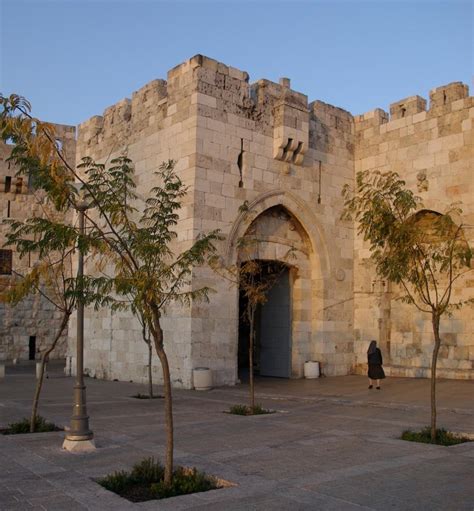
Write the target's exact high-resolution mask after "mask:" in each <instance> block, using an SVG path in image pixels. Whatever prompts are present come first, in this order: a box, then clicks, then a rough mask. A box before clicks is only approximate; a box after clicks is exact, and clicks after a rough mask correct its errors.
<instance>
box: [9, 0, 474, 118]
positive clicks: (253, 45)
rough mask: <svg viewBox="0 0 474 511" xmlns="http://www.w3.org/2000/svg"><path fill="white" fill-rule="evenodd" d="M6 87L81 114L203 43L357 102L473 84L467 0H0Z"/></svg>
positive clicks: (254, 70) (254, 74)
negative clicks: (456, 83) (451, 83)
mask: <svg viewBox="0 0 474 511" xmlns="http://www.w3.org/2000/svg"><path fill="white" fill-rule="evenodd" d="M0 5H1V10H0V17H1V24H0V28H1V48H0V57H1V63H0V89H1V91H2V92H3V93H4V94H5V93H8V94H9V93H11V92H17V93H20V94H22V95H24V96H26V97H27V98H29V99H30V100H31V102H32V103H33V107H34V113H35V114H36V115H37V116H39V117H41V118H43V119H45V120H50V121H54V122H60V123H66V124H77V123H79V122H82V121H84V120H86V119H88V118H89V117H91V116H92V115H96V114H101V113H102V112H103V110H104V108H106V107H107V106H109V105H111V104H113V103H115V102H117V101H118V100H120V99H122V98H124V97H130V96H131V94H132V92H133V91H134V90H136V89H138V88H140V87H141V86H143V85H144V84H145V83H147V82H149V81H150V80H153V79H154V78H166V73H167V71H168V69H170V68H172V67H174V66H175V65H177V64H179V63H180V62H182V61H184V60H186V59H188V58H190V57H191V56H193V55H195V54H197V53H201V54H204V55H207V56H209V57H212V58H215V59H217V60H220V61H222V62H224V63H226V64H229V65H232V66H234V67H237V68H239V69H242V70H245V71H247V72H248V73H249V74H250V81H251V82H253V81H256V80H258V79H260V78H267V79H270V80H274V81H278V78H279V77H280V76H288V77H290V78H291V80H292V88H294V89H296V90H298V91H301V92H303V93H305V94H307V95H308V96H309V99H310V100H314V99H321V100H323V101H326V102H328V103H332V104H334V105H337V106H340V107H342V108H345V109H347V110H349V111H351V112H352V113H354V114H358V113H363V112H365V111H368V110H372V109H373V108H376V107H381V108H384V109H385V110H387V109H388V107H389V104H390V103H392V102H395V101H397V100H399V99H402V98H404V97H406V96H411V95H414V94H419V95H422V96H424V97H426V98H427V97H428V93H429V90H430V89H431V88H433V87H437V86H439V85H443V84H446V83H448V82H451V81H463V82H465V83H468V84H469V85H470V86H471V85H472V83H471V82H472V68H473V65H472V53H473V3H472V1H467V0H464V1H462V0H449V1H448V0H447V1H441V2H440V1H435V0H433V1H432V0H411V1H409V0H404V1H397V2H392V1H385V0H378V1H375V0H374V1H359V0H352V1H338V0H333V1H329V0H327V1H317V0H314V1H310V0H307V1H296V0H295V1H290V0H286V1H282V0H280V1H278V0H272V1H270V0H254V1H250V0H240V1H231V0H228V1H226V0H221V1H207V2H205V1H201V0H194V1H192V0H187V1H186V0H181V1H179V0H176V1H173V2H171V1H160V0H155V1H153V0H0Z"/></svg>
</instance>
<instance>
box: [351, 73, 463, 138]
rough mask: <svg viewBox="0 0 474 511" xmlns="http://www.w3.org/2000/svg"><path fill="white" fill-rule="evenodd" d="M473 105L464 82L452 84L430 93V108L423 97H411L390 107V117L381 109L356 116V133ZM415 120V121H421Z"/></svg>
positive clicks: (435, 115) (434, 115) (437, 88)
mask: <svg viewBox="0 0 474 511" xmlns="http://www.w3.org/2000/svg"><path fill="white" fill-rule="evenodd" d="M471 104H472V97H469V87H468V86H467V85H466V84H464V83H462V82H452V83H449V84H447V85H441V86H440V87H436V88H435V89H432V90H431V91H430V101H429V108H428V109H427V101H426V99H425V98H422V97H421V96H410V97H408V98H404V99H400V100H398V101H396V102H394V103H392V104H391V105H390V115H389V114H388V113H387V112H385V111H384V110H382V109H380V108H376V109H375V110H371V111H369V112H366V113H364V114H361V115H356V116H354V121H355V123H356V131H361V130H364V129H366V128H368V127H371V126H377V125H380V124H385V123H391V122H392V121H397V120H399V119H404V118H412V122H413V116H415V115H417V114H421V113H422V112H426V115H427V117H430V118H432V117H437V116H439V115H444V114H448V113H449V112H451V111H456V110H460V109H462V108H465V107H468V106H470V105H471ZM419 120H420V118H415V119H414V121H419Z"/></svg>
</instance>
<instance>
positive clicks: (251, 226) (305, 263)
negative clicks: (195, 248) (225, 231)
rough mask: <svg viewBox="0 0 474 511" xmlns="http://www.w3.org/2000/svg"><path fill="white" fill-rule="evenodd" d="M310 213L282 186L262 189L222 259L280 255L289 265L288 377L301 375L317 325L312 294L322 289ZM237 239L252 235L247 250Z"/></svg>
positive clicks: (324, 268) (322, 264)
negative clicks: (277, 188)
mask: <svg viewBox="0 0 474 511" xmlns="http://www.w3.org/2000/svg"><path fill="white" fill-rule="evenodd" d="M294 211H297V212H298V213H297V214H295V213H294ZM312 216H313V215H312V214H311V211H310V210H309V208H307V207H305V206H304V204H302V203H301V201H299V200H296V199H295V198H294V197H292V196H291V195H289V194H287V193H286V192H272V193H267V194H264V195H263V196H261V197H260V199H258V200H256V201H253V203H251V204H250V205H248V208H247V210H246V211H245V212H242V214H241V215H240V216H239V218H238V219H237V221H236V223H235V224H234V228H233V229H232V232H231V235H230V237H229V238H228V245H227V251H226V262H227V264H236V263H237V262H238V261H239V260H242V259H243V258H245V257H247V258H252V259H259V260H264V261H280V262H282V263H284V264H286V265H288V267H289V268H290V270H289V286H290V302H291V312H290V314H291V341H290V343H291V362H290V363H291V370H290V375H291V376H292V377H299V376H302V371H303V363H304V361H305V360H308V359H310V358H311V356H312V349H313V346H312V344H313V343H312V334H313V331H314V329H315V328H317V325H318V318H316V317H315V315H314V313H313V311H314V307H313V300H314V299H315V297H317V296H322V295H323V288H324V278H325V277H326V276H327V275H328V273H329V267H328V266H329V264H328V258H327V254H326V250H325V243H323V240H322V236H321V234H320V232H319V230H318V227H317V222H316V220H315V219H314V218H312ZM301 218H305V219H306V222H308V225H309V226H310V227H309V228H307V227H306V225H304V224H303V223H302V221H301ZM310 219H311V220H310ZM242 239H252V240H253V243H252V245H251V246H252V247H253V248H252V250H251V251H250V253H247V254H243V253H242V250H241V248H239V243H238V241H239V240H242ZM314 246H317V247H318V250H317V251H315V250H314ZM236 351H237V350H236Z"/></svg>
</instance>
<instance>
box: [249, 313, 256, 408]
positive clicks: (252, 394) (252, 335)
mask: <svg viewBox="0 0 474 511" xmlns="http://www.w3.org/2000/svg"><path fill="white" fill-rule="evenodd" d="M249 319H250V334H249V392H250V410H251V411H252V412H253V409H254V408H255V386H254V380H253V345H254V339H255V308H254V307H251V308H250V313H249Z"/></svg>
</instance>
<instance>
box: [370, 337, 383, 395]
mask: <svg viewBox="0 0 474 511" xmlns="http://www.w3.org/2000/svg"><path fill="white" fill-rule="evenodd" d="M367 363H368V365H369V372H368V376H369V389H371V388H373V386H374V380H377V387H376V388H377V390H380V380H383V379H384V378H385V373H384V371H383V367H382V364H383V360H382V352H381V351H380V349H379V348H377V341H370V344H369V349H368V350H367Z"/></svg>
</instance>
